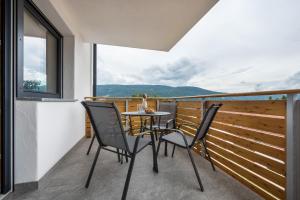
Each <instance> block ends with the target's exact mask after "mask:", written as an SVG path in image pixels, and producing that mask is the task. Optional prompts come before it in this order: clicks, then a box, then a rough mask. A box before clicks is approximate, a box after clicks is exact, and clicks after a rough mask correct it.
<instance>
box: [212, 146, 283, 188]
mask: <svg viewBox="0 0 300 200" xmlns="http://www.w3.org/2000/svg"><path fill="white" fill-rule="evenodd" d="M207 147H208V149H213V150H214V151H215V152H217V153H218V154H220V155H222V156H224V157H226V158H228V159H230V160H232V161H234V162H236V163H238V164H240V165H242V166H244V167H246V168H247V169H249V170H251V171H253V172H254V173H257V174H259V175H260V176H262V177H265V178H266V179H268V180H270V181H272V182H274V183H275V184H278V185H279V186H281V187H285V177H284V176H282V175H279V174H277V173H275V172H273V171H270V170H268V169H266V168H265V167H263V166H262V165H259V164H257V163H254V162H252V161H250V160H247V159H245V158H243V157H241V156H239V155H237V154H235V153H234V152H232V151H229V150H227V149H223V148H222V147H219V146H218V145H216V144H214V143H211V142H207Z"/></svg>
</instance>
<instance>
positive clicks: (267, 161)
mask: <svg viewBox="0 0 300 200" xmlns="http://www.w3.org/2000/svg"><path fill="white" fill-rule="evenodd" d="M207 141H208V142H212V143H214V144H217V145H218V146H220V147H222V148H224V149H227V150H230V151H232V152H234V153H235V154H238V155H240V156H242V157H244V158H246V159H248V160H251V161H252V162H256V163H259V164H261V165H263V166H265V167H266V168H268V169H269V170H271V171H274V172H277V173H279V174H281V175H283V176H285V164H284V163H282V162H279V161H276V160H273V159H271V158H269V157H266V156H263V155H261V154H258V153H257V152H254V151H251V150H249V149H245V148H241V147H239V146H237V145H235V144H232V143H230V142H228V141H223V140H220V139H218V138H216V137H213V136H211V135H207Z"/></svg>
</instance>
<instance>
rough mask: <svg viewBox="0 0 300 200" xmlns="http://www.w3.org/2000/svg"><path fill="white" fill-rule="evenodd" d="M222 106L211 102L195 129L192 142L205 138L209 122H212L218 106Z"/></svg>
mask: <svg viewBox="0 0 300 200" xmlns="http://www.w3.org/2000/svg"><path fill="white" fill-rule="evenodd" d="M221 106H222V104H212V105H211V106H210V107H209V108H208V110H207V111H206V112H205V114H204V117H203V120H202V122H201V124H200V126H199V128H198V130H197V133H196V135H195V138H194V141H193V144H194V142H196V141H197V140H202V139H203V138H205V136H206V134H207V132H208V130H209V128H210V125H211V123H212V122H213V120H214V118H215V116H216V114H217V112H218V110H219V108H220V107H221Z"/></svg>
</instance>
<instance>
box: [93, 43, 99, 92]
mask: <svg viewBox="0 0 300 200" xmlns="http://www.w3.org/2000/svg"><path fill="white" fill-rule="evenodd" d="M97 48H98V45H97V44H93V96H94V97H96V96H97V78H98V77H97V64H98V63H97V50H98V49H97Z"/></svg>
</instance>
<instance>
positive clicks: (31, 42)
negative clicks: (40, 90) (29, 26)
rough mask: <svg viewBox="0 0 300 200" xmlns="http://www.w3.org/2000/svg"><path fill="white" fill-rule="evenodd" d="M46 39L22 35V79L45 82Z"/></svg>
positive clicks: (43, 83)
mask: <svg viewBox="0 0 300 200" xmlns="http://www.w3.org/2000/svg"><path fill="white" fill-rule="evenodd" d="M46 78H47V76H46V39H44V38H40V37H29V36H25V37H24V80H37V81H41V84H42V85H45V84H46Z"/></svg>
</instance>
